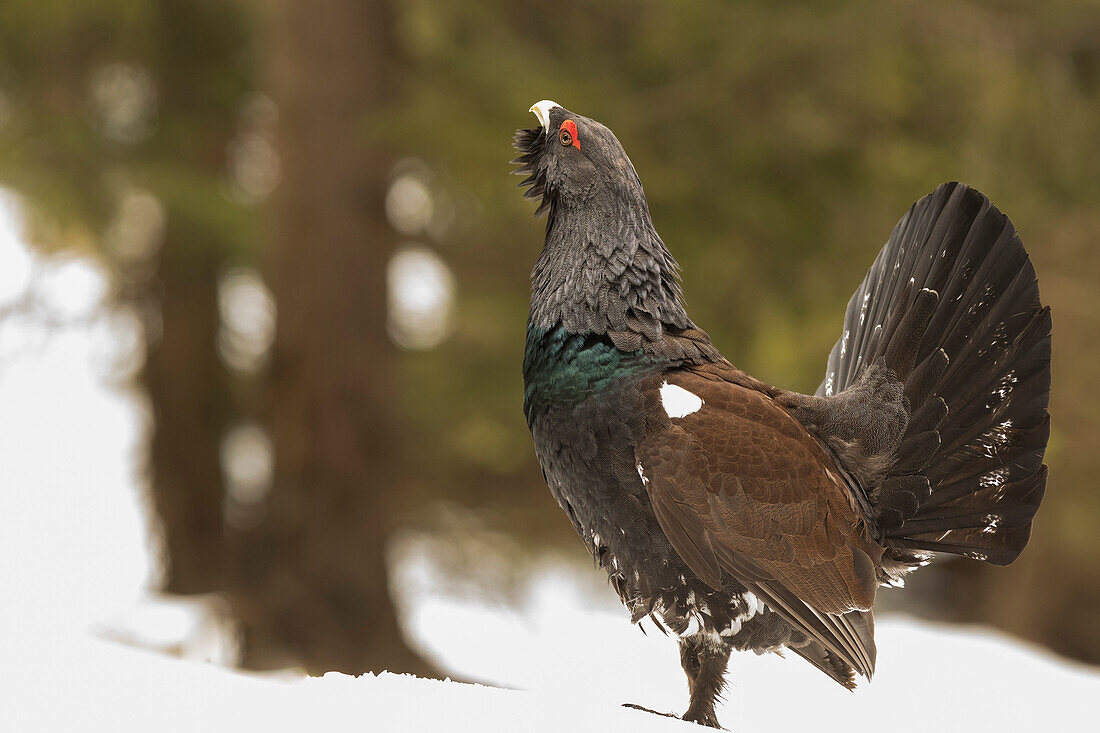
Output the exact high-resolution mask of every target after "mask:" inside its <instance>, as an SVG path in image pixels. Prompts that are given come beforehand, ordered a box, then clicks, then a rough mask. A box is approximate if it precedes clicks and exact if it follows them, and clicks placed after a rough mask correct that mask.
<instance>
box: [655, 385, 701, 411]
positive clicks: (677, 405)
mask: <svg viewBox="0 0 1100 733" xmlns="http://www.w3.org/2000/svg"><path fill="white" fill-rule="evenodd" d="M661 405H662V406H663V407H664V408H665V413H666V414H667V415H668V416H669V417H677V418H679V417H687V416H688V415H690V414H691V413H693V412H698V411H699V410H700V409H702V407H703V399H702V398H701V397H699V396H697V395H694V394H692V393H691V392H688V391H687V390H686V389H684V388H683V387H681V386H679V385H676V384H669V383H668V382H663V383H662V384H661Z"/></svg>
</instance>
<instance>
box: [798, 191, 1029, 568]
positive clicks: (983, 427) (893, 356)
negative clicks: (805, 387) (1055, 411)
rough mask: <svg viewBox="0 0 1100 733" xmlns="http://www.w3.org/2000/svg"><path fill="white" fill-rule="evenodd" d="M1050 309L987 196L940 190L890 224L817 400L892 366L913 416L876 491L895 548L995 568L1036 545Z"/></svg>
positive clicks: (903, 554) (904, 558)
mask: <svg viewBox="0 0 1100 733" xmlns="http://www.w3.org/2000/svg"><path fill="white" fill-rule="evenodd" d="M1050 333H1051V319H1050V309H1049V308H1046V307H1044V306H1043V305H1042V303H1041V302H1040V300H1039V289H1038V282H1037V280H1036V277H1035V270H1034V268H1033V267H1032V265H1031V262H1030V259H1029V258H1028V255H1027V252H1026V251H1025V250H1024V247H1023V245H1022V244H1021V242H1020V239H1019V237H1018V236H1017V235H1016V231H1015V229H1014V228H1013V226H1012V223H1011V222H1010V221H1009V220H1008V217H1006V216H1005V215H1004V214H1002V213H1001V212H1000V211H998V210H997V209H996V207H994V206H993V205H992V204H991V203H990V202H989V200H988V199H987V198H986V197H985V196H983V195H982V194H981V193H979V192H978V191H975V190H974V189H970V188H967V187H966V186H964V185H961V184H958V183H949V184H945V185H943V186H940V187H939V188H938V189H937V190H936V191H935V192H934V193H932V194H930V195H928V196H926V197H924V198H923V199H921V200H920V201H919V202H917V203H916V204H915V205H914V206H913V208H912V209H910V210H909V212H908V213H907V214H906V215H905V217H903V218H902V220H901V221H900V222H899V223H898V225H897V226H896V227H895V228H894V231H893V233H892V234H891V236H890V240H889V241H888V242H887V243H886V246H885V247H884V248H883V250H882V252H881V253H880V254H879V256H878V258H877V259H876V260H875V263H874V264H873V265H872V266H871V269H870V270H869V271H868V273H867V277H866V278H865V279H864V281H863V283H862V284H861V285H860V287H859V289H857V290H856V292H855V294H854V295H853V296H852V299H851V301H850V302H849V303H848V309H847V312H846V315H845V320H844V332H843V335H842V336H841V338H840V340H839V341H838V342H837V344H836V346H835V347H834V348H833V351H832V354H830V356H829V366H828V370H827V372H826V376H825V381H824V382H823V383H822V385H821V387H820V388H819V389H818V395H819V396H824V395H833V394H837V393H838V392H841V391H843V390H844V389H845V388H846V387H848V386H849V385H851V384H852V383H853V382H855V381H856V379H857V378H858V376H859V374H860V372H861V369H862V368H863V367H864V366H866V365H869V364H871V363H873V362H875V361H879V360H881V361H883V362H884V363H885V364H886V366H888V367H889V368H891V369H893V370H894V372H895V373H896V374H897V376H898V378H899V379H901V380H902V381H903V382H904V386H905V396H906V398H907V399H908V401H909V406H910V416H911V417H910V422H909V425H908V428H907V432H906V434H905V436H904V437H903V439H902V442H901V444H900V447H899V449H898V452H897V461H896V462H895V464H894V466H893V467H892V468H891V469H890V470H889V471H888V472H887V474H886V477H885V479H884V480H883V482H882V485H881V486H880V487H879V489H878V491H877V492H876V493H875V497H876V503H877V507H876V508H877V509H879V510H880V523H881V525H882V526H881V529H882V530H883V531H884V534H885V536H886V537H887V538H888V544H889V547H888V554H890V553H893V556H894V558H895V559H897V560H898V561H900V562H913V561H915V560H916V559H917V558H918V557H919V555H920V554H921V553H927V552H947V553H952V554H957V555H965V556H967V557H973V558H976V559H980V560H985V561H987V562H991V563H996V564H1007V563H1010V562H1012V561H1013V560H1014V559H1015V558H1016V557H1017V556H1018V555H1019V553H1020V552H1021V551H1022V550H1023V548H1024V546H1025V545H1026V544H1027V541H1028V538H1029V536H1030V531H1031V520H1032V517H1033V516H1034V515H1035V512H1036V511H1037V510H1038V508H1039V503H1040V501H1041V500H1042V497H1043V492H1044V490H1045V487H1046V479H1047V471H1046V466H1044V465H1043V453H1044V451H1045V450H1046V443H1047V438H1048V436H1049V432H1050V418H1049V415H1048V413H1047V403H1048V398H1049V392H1050Z"/></svg>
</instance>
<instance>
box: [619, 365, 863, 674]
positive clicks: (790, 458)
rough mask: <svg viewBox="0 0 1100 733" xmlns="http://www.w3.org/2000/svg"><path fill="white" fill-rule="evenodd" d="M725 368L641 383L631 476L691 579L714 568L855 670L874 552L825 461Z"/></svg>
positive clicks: (807, 438)
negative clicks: (639, 435)
mask: <svg viewBox="0 0 1100 733" xmlns="http://www.w3.org/2000/svg"><path fill="white" fill-rule="evenodd" d="M738 381H740V382H742V383H743V384H752V383H751V382H747V381H746V380H745V379H743V375H742V374H741V373H740V372H737V370H735V369H734V368H733V367H731V366H729V365H728V364H721V365H711V366H708V367H705V368H702V369H696V370H693V371H674V372H668V373H665V374H664V375H662V376H660V377H657V378H655V379H652V380H647V381H646V382H644V383H643V384H642V385H640V386H641V387H642V389H643V394H644V405H645V408H644V409H645V410H646V427H647V430H646V438H645V441H644V442H643V443H642V444H640V445H638V446H637V447H636V458H637V460H638V465H639V472H640V473H641V475H642V476H643V483H645V485H646V488H647V490H648V492H649V495H650V499H651V501H652V505H653V509H654V513H655V514H656V516H657V520H658V522H659V523H660V525H661V528H662V529H663V530H664V532H665V534H666V535H667V536H668V538H669V541H670V542H671V543H672V545H673V547H674V548H676V551H677V552H678V553H679V554H680V556H681V557H682V558H683V559H684V562H685V563H687V565H688V566H689V567H690V568H691V569H692V571H694V572H695V573H696V575H698V576H699V578H700V579H701V580H703V581H704V582H706V583H708V584H709V585H711V586H712V587H714V588H719V587H720V586H721V582H722V581H721V579H722V574H723V573H728V574H729V575H731V576H733V577H735V578H736V579H737V580H739V581H740V582H741V583H743V584H744V585H746V586H747V587H749V589H750V590H752V592H753V593H755V594H757V595H758V596H759V597H760V598H761V599H762V600H764V602H765V603H767V604H768V606H769V607H770V608H771V609H772V610H773V611H776V612H777V613H779V614H780V615H782V616H783V617H784V618H785V619H786V620H787V621H788V622H790V623H791V624H793V625H794V626H795V627H796V628H798V629H800V630H802V631H803V632H805V633H806V634H808V635H809V636H811V637H812V638H816V639H818V640H819V641H820V642H821V643H822V644H824V645H825V646H826V647H827V648H829V649H830V650H831V651H833V652H834V653H836V654H837V655H838V656H840V657H841V658H843V659H844V660H845V661H847V662H848V663H849V664H851V666H852V667H853V668H855V669H856V670H857V671H858V672H860V673H861V674H863V675H864V676H867V677H869V676H870V675H871V673H872V672H873V670H874V639H873V636H872V634H871V632H870V629H871V623H870V618H869V614H862V613H859V612H861V611H869V609H870V608H871V605H872V604H873V603H874V598H875V588H876V587H877V585H878V583H877V578H876V564H877V562H878V560H879V558H880V557H881V553H882V549H881V548H880V547H879V546H878V545H876V544H875V543H873V542H871V541H870V540H869V539H868V537H867V532H866V527H865V526H864V522H863V519H862V517H861V515H860V514H859V513H858V511H857V510H856V509H855V508H854V507H853V504H852V501H851V499H850V497H849V494H848V490H847V488H846V487H845V485H844V483H843V480H842V479H841V478H840V476H839V474H838V473H837V471H836V470H835V468H834V466H833V463H832V460H831V459H830V458H829V456H828V455H827V454H826V453H825V452H824V450H823V449H822V448H821V446H820V445H819V444H818V442H817V441H816V440H815V439H814V438H813V436H811V435H810V434H809V433H808V432H807V431H806V429H805V428H804V427H803V426H802V425H801V424H800V423H798V422H797V421H796V420H795V419H794V418H792V417H791V416H790V415H789V414H788V413H787V412H786V411H785V410H783V409H782V408H781V407H780V406H778V405H777V404H776V403H775V402H774V401H773V400H772V399H771V397H769V396H768V395H766V394H763V393H762V392H760V391H758V390H757V389H753V388H751V387H746V386H741V384H738V383H737V382H738Z"/></svg>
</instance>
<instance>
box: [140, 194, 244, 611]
mask: <svg viewBox="0 0 1100 733" xmlns="http://www.w3.org/2000/svg"><path fill="white" fill-rule="evenodd" d="M181 236H182V235H181V232H180V231H179V226H178V223H177V222H175V221H172V220H171V216H170V223H169V231H168V233H167V237H166V241H165V244H164V248H163V250H162V252H161V256H160V257H161V259H160V267H159V269H158V277H157V281H158V284H159V286H160V288H161V292H160V293H159V296H160V297H159V311H160V321H161V333H160V336H159V338H158V339H156V340H155V341H154V342H153V343H151V344H150V346H149V352H148V355H147V358H146V362H145V368H144V369H143V371H142V374H141V381H142V383H143V385H144V387H145V389H146V390H147V392H148V394H149V402H150V405H151V407H152V410H153V422H152V424H151V425H150V436H149V458H150V478H151V487H150V488H151V494H152V498H153V506H154V508H155V510H156V514H157V518H158V519H159V526H158V529H159V533H160V536H161V541H162V547H163V548H164V554H163V563H164V580H163V589H164V590H165V591H167V592H169V593H181V594H189V593H209V592H213V591H218V590H222V589H223V588H224V582H225V579H226V569H227V562H226V559H227V558H226V554H225V552H226V548H225V536H224V533H223V511H222V509H223V504H224V493H225V487H224V481H223V477H222V472H221V463H220V443H221V438H222V433H223V432H224V430H225V427H226V424H227V423H228V421H229V420H230V419H231V410H232V403H231V400H230V394H229V384H228V380H229V375H228V374H227V372H226V370H225V367H224V366H223V365H222V364H221V362H220V360H219V359H218V354H217V351H216V348H215V343H216V339H217V333H218V323H219V322H218V299H217V295H218V294H217V287H218V278H217V275H218V268H219V266H220V265H221V261H222V257H221V256H220V252H218V251H217V250H216V249H215V248H204V247H196V246H194V242H193V241H187V242H184V241H181Z"/></svg>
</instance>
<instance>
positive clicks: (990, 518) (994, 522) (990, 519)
mask: <svg viewBox="0 0 1100 733" xmlns="http://www.w3.org/2000/svg"><path fill="white" fill-rule="evenodd" d="M1003 518H1004V517H1002V516H1001V515H1000V514H988V515H986V518H985V521H986V525H985V527H983V528H982V534H993V533H994V532H996V531H997V528H998V527H1000V526H1001V520H1002V519H1003Z"/></svg>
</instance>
